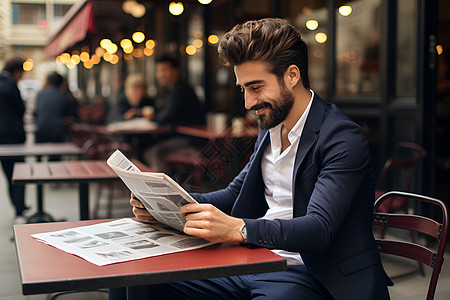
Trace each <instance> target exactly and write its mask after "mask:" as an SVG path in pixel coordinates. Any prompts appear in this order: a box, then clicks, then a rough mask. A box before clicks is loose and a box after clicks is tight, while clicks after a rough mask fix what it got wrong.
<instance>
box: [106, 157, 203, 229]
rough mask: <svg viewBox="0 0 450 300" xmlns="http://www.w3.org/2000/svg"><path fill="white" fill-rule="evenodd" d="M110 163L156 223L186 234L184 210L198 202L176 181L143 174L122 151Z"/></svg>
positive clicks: (162, 174) (111, 158) (157, 175)
mask: <svg viewBox="0 0 450 300" xmlns="http://www.w3.org/2000/svg"><path fill="white" fill-rule="evenodd" d="M107 163H108V165H109V166H110V167H111V168H112V169H113V170H114V171H115V172H116V173H117V175H118V176H119V177H120V179H122V181H123V182H124V183H125V185H126V186H127V187H128V188H129V189H130V191H132V192H133V194H134V195H135V196H136V197H137V198H138V199H139V200H141V202H142V203H143V204H144V206H145V208H146V209H147V210H148V211H149V212H150V214H151V215H152V216H153V217H155V219H156V220H158V221H159V222H161V223H163V224H166V225H168V226H170V227H173V228H175V229H177V230H179V231H181V232H182V231H183V228H184V224H185V223H186V218H185V217H184V216H181V215H180V212H179V210H180V207H181V206H183V205H185V204H187V203H197V201H195V199H194V198H192V197H191V195H189V193H188V192H186V191H185V190H184V189H183V188H182V187H181V186H180V185H179V184H178V183H177V182H176V181H175V180H173V179H172V178H170V177H169V176H167V175H166V174H164V173H156V172H141V171H140V170H139V169H138V168H137V167H136V166H135V165H134V164H133V163H132V162H131V161H130V160H129V159H128V158H127V157H126V156H125V155H123V153H122V152H120V150H116V151H115V152H114V153H113V154H111V156H110V157H109V158H108V160H107Z"/></svg>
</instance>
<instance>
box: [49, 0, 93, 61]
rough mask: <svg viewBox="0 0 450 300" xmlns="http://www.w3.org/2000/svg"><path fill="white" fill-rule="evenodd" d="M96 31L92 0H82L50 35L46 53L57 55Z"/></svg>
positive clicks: (50, 55)
mask: <svg viewBox="0 0 450 300" xmlns="http://www.w3.org/2000/svg"><path fill="white" fill-rule="evenodd" d="M94 31H95V22H94V10H93V5H92V1H90V0H89V1H88V0H81V1H79V2H78V3H77V4H75V5H74V6H73V7H72V8H71V9H70V11H69V12H68V13H67V15H66V17H65V18H64V20H63V23H62V25H61V27H60V28H59V29H58V30H57V31H56V32H55V34H53V36H52V37H50V39H49V42H48V43H47V46H46V47H45V54H46V55H47V56H48V57H55V56H58V55H59V54H61V53H63V52H64V51H65V50H66V49H67V48H69V47H71V46H73V45H75V44H76V43H77V42H79V41H81V40H83V39H84V38H85V37H86V35H87V34H88V33H92V32H94Z"/></svg>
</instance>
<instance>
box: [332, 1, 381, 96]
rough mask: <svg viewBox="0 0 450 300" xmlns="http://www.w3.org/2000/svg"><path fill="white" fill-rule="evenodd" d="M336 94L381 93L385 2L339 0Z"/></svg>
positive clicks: (337, 13)
mask: <svg viewBox="0 0 450 300" xmlns="http://www.w3.org/2000/svg"><path fill="white" fill-rule="evenodd" d="M338 3H339V5H338V6H337V9H336V64H337V65H336V69H337V74H336V93H337V95H338V96H348V95H359V94H379V93H380V13H381V0H354V1H338Z"/></svg>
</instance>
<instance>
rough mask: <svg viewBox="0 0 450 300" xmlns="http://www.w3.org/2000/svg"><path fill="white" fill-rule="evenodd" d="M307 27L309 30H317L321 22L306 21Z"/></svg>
mask: <svg viewBox="0 0 450 300" xmlns="http://www.w3.org/2000/svg"><path fill="white" fill-rule="evenodd" d="M305 25H306V28H308V29H309V30H316V29H317V27H319V22H317V21H316V20H308V21H306V24H305Z"/></svg>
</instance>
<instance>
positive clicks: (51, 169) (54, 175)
mask: <svg viewBox="0 0 450 300" xmlns="http://www.w3.org/2000/svg"><path fill="white" fill-rule="evenodd" d="M132 161H133V163H134V164H135V165H136V166H137V167H138V168H139V169H140V170H141V171H148V170H149V168H148V167H147V166H145V165H144V164H142V163H141V162H139V161H136V160H132ZM118 178H119V177H118V176H117V174H116V173H115V172H114V171H113V170H112V169H111V168H110V167H109V166H108V164H107V163H106V161H102V160H71V161H50V162H33V163H16V164H14V172H13V177H12V180H13V182H15V183H44V182H56V181H72V182H82V181H92V180H96V181H101V180H113V179H118Z"/></svg>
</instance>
